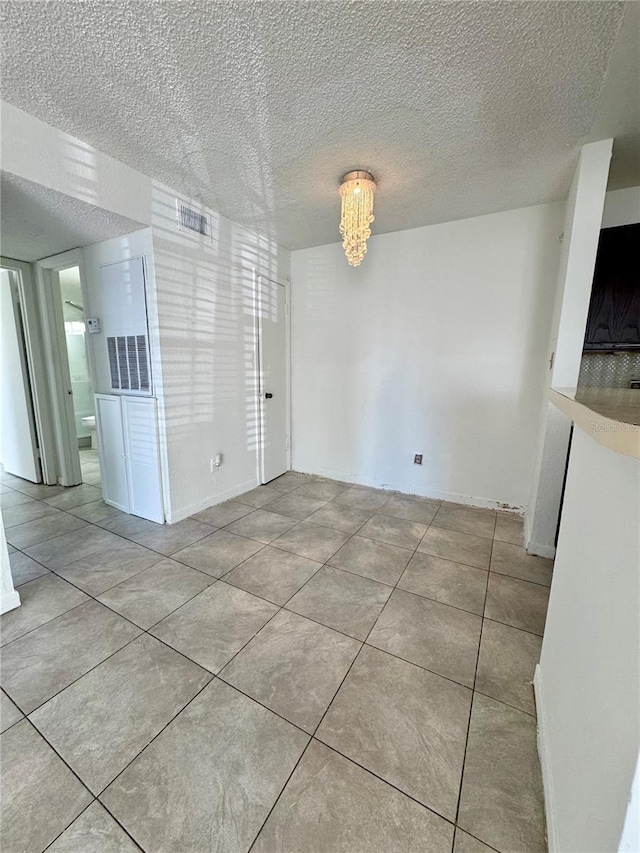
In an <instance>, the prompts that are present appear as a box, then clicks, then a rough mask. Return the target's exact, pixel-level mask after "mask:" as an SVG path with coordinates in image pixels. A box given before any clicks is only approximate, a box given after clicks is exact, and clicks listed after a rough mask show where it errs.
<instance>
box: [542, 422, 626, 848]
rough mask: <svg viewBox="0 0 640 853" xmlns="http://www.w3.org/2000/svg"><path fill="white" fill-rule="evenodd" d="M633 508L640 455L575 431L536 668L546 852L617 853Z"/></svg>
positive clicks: (622, 818) (622, 801)
mask: <svg viewBox="0 0 640 853" xmlns="http://www.w3.org/2000/svg"><path fill="white" fill-rule="evenodd" d="M639 506H640V460H637V459H632V458H630V457H627V456H623V455H621V454H617V453H614V452H612V451H610V450H608V449H606V448H604V447H603V446H602V445H600V444H598V443H597V442H596V441H594V440H593V439H592V438H591V437H590V436H589V435H587V433H585V432H584V431H583V430H582V429H579V428H576V429H575V430H574V436H573V441H572V447H571V456H570V462H569V471H568V477H567V485H566V492H565V499H564V505H563V510H562V521H561V526H560V536H559V540H558V549H557V553H556V561H555V567H554V576H553V584H552V586H551V597H550V601H549V611H548V615H547V624H546V628H545V635H544V640H543V643H542V655H541V659H540V666H539V669H538V672H537V675H536V700H537V706H538V717H539V721H540V747H541V760H542V769H543V777H544V784H545V799H546V803H547V824H548V829H549V849H550V851H551V853H603V851H615V850H618V845H619V842H620V839H621V835H622V832H623V827H624V825H625V819H626V815H627V809H628V804H629V801H630V798H631V791H632V780H633V776H634V771H635V767H636V761H637V758H638V750H639V748H640V727H639V725H638V721H639V720H640V620H639V619H638V606H639V602H640V526H639V525H638V512H639ZM627 837H630V836H627ZM632 849H634V850H635V851H637V848H632Z"/></svg>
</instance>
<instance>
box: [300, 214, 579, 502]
mask: <svg viewBox="0 0 640 853" xmlns="http://www.w3.org/2000/svg"><path fill="white" fill-rule="evenodd" d="M380 203H381V202H380ZM562 207H563V206H562V205H561V204H557V205H543V206H538V207H529V208H525V209H522V210H512V211H507V212H504V213H498V214H493V215H490V216H481V217H477V218H473V219H467V220H463V221H458V222H450V223H445V224H442V225H435V226H429V227H425V228H417V229H412V230H408V231H401V232H396V233H392V234H384V235H380V236H373V237H372V238H371V239H370V240H369V251H368V254H367V256H366V258H365V260H364V262H363V264H362V266H360V267H357V268H352V267H349V266H348V265H347V262H346V259H345V257H344V254H343V251H342V247H341V245H340V244H339V243H335V244H331V245H328V246H319V247H316V248H311V249H304V250H301V251H296V252H293V253H292V286H291V287H292V322H291V327H292V375H293V379H292V399H293V467H294V468H295V469H297V470H300V471H309V472H314V473H318V474H325V475H327V476H330V477H336V478H338V479H345V480H352V481H356V482H359V483H364V484H367V485H371V486H384V487H388V488H393V489H399V490H401V491H404V492H409V493H415V494H420V495H431V496H436V497H444V498H448V499H450V500H455V501H461V502H465V503H473V504H478V505H497V504H498V503H503V502H504V503H506V504H509V505H512V506H516V507H522V506H524V505H525V504H526V503H527V499H528V494H529V488H530V479H531V471H532V456H533V452H534V448H535V441H536V437H537V430H538V423H539V417H540V407H541V404H542V377H543V374H544V369H545V352H546V345H547V341H548V335H549V331H548V329H549V322H550V318H551V312H552V307H553V300H554V292H555V286H556V278H557V268H558V257H559V248H560V247H559V240H558V238H559V234H560V231H561V229H562ZM415 453H422V454H423V455H424V464H423V466H422V467H419V466H417V465H414V464H413V456H414V454H415Z"/></svg>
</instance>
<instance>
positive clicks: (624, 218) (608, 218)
mask: <svg viewBox="0 0 640 853" xmlns="http://www.w3.org/2000/svg"><path fill="white" fill-rule="evenodd" d="M634 222H640V187H628V188H627V189H625V190H611V191H610V192H608V193H607V195H606V197H605V200H604V212H603V214H602V227H603V228H616V227H617V226H618V225H632V224H633V223H634Z"/></svg>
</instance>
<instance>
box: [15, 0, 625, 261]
mask: <svg viewBox="0 0 640 853" xmlns="http://www.w3.org/2000/svg"><path fill="white" fill-rule="evenodd" d="M623 9H624V4H622V3H617V2H589V3H576V2H555V3H544V2H522V3H510V2H508V3H503V2H496V3H487V2H456V3H425V2H420V0H411V2H404V0H389V2H387V0H377V1H376V2H370V0H365V2H350V1H349V0H343V2H290V1H289V2H270V0H265V2H257V0H245V1H244V2H238V0H228V2H191V0H182V2H152V3H148V2H139V0H127V2H122V0H118V2H105V0H89V2H85V3H81V4H80V3H76V2H62V3H59V2H48V3H44V2H42V3H41V2H35V3H24V2H16V0H4V2H3V3H2V5H1V16H2V31H3V42H4V45H3V56H2V77H3V84H2V89H3V98H4V99H5V100H7V101H9V102H10V103H12V104H14V105H15V106H18V107H20V108H21V109H24V110H26V111H27V112H29V113H31V114H33V115H35V116H37V117H38V118H41V119H43V120H44V121H46V122H48V123H49V124H52V125H54V126H55V127H58V128H60V129H62V130H64V131H66V132H68V133H71V134H74V135H75V136H78V137H79V138H81V139H83V140H85V141H87V142H89V143H90V144H91V145H93V146H95V147H96V148H97V149H98V150H101V151H103V152H105V153H107V154H110V155H112V156H113V157H116V158H118V159H119V160H121V161H123V162H124V163H126V164H128V165H129V166H132V167H133V168H135V169H138V170H139V171H141V172H143V173H145V174H147V175H150V176H152V177H154V178H157V179H159V180H162V181H164V182H165V183H166V184H168V185H169V186H173V187H175V188H176V189H178V190H181V191H182V192H184V193H186V194H187V195H188V196H190V197H192V198H193V199H194V200H201V201H203V202H204V203H206V204H208V205H210V206H211V207H213V208H215V209H216V210H218V211H220V212H221V213H223V214H225V215H226V216H228V217H230V218H231V219H233V220H235V221H237V222H241V223H243V224H245V225H248V226H249V227H252V228H255V229H256V230H258V231H260V232H267V233H269V234H270V235H271V236H273V237H275V238H276V239H277V240H278V241H279V242H280V244H281V245H284V246H286V247H289V248H301V247H305V246H311V245H319V244H323V243H327V242H334V241H337V240H338V239H339V235H338V231H337V225H338V207H339V205H338V195H337V186H338V182H339V179H340V176H341V174H342V173H344V172H346V171H348V170H349V169H353V168H363V169H368V170H370V171H371V172H373V174H374V175H375V176H376V178H377V179H378V180H379V191H378V194H377V204H376V208H377V211H376V212H377V218H376V222H375V223H374V226H373V228H374V233H382V232H385V231H396V230H400V229H404V228H411V227H416V226H420V225H427V224H431V223H436V222H443V221H447V220H452V219H458V218H464V217H470V216H476V215H479V214H484V213H490V212H494V211H499V210H506V209H510V208H517V207H522V206H526V205H533V204H538V203H542V202H546V201H549V200H552V199H558V198H561V197H563V196H564V195H565V194H566V192H567V190H568V186H569V181H570V177H571V173H572V170H573V166H574V164H575V156H576V152H577V149H578V146H579V145H580V144H581V143H582V142H584V141H585V139H586V138H587V135H588V134H589V131H590V128H591V126H592V124H593V122H594V116H595V113H596V108H597V104H598V95H599V93H600V90H601V87H602V83H603V79H604V76H605V72H606V69H607V65H608V62H609V58H610V54H611V50H612V47H613V45H614V42H615V38H616V34H617V30H618V28H619V25H620V22H621V20H622V14H623Z"/></svg>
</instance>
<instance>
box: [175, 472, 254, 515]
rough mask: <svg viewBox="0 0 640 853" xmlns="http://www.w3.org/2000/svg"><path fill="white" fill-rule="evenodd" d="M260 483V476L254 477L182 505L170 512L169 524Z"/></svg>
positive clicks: (235, 496)
mask: <svg viewBox="0 0 640 853" xmlns="http://www.w3.org/2000/svg"><path fill="white" fill-rule="evenodd" d="M258 485H260V484H259V482H258V478H257V477H254V478H253V479H252V480H247V481H246V482H244V483H240V485H239V486H234V487H233V488H232V489H227V490H226V491H224V492H219V493H218V494H217V495H211V497H209V498H205V499H204V500H201V501H198V502H197V503H194V504H190V505H189V506H186V507H182V508H181V509H178V510H176V511H175V512H170V513H169V512H168V513H167V524H175V523H176V522H177V521H182V520H183V519H185V518H189V516H191V515H195V513H196V512H202V510H203V509H209V507H212V506H216V505H217V504H221V503H223V502H224V501H228V500H231V498H237V497H238V496H239V495H243V494H244V493H245V492H248V491H250V490H251V489H255V488H256V486H258Z"/></svg>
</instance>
